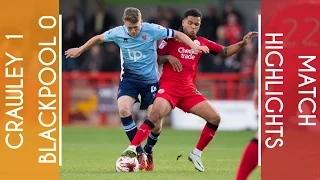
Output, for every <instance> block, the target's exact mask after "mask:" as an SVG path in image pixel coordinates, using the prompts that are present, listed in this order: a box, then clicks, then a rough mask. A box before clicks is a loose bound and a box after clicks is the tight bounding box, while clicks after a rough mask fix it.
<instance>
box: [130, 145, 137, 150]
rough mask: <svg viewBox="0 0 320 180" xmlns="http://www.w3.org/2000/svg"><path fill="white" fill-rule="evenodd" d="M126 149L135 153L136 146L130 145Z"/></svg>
mask: <svg viewBox="0 0 320 180" xmlns="http://www.w3.org/2000/svg"><path fill="white" fill-rule="evenodd" d="M128 149H132V150H134V151H136V149H137V146H134V145H130V146H129V147H128Z"/></svg>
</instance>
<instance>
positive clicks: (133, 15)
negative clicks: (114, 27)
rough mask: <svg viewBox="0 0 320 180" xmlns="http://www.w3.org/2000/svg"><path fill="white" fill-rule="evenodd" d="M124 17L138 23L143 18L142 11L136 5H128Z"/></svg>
mask: <svg viewBox="0 0 320 180" xmlns="http://www.w3.org/2000/svg"><path fill="white" fill-rule="evenodd" d="M122 19H123V20H125V21H129V22H131V23H137V22H139V20H140V19H141V12H140V10H139V9H137V8H134V7H128V8H126V9H125V10H124V12H123V16H122Z"/></svg>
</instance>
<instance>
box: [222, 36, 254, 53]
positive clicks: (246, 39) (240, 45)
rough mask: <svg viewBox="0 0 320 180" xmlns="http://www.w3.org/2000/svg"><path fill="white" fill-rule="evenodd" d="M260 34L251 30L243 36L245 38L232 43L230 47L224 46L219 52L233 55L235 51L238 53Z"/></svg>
mask: <svg viewBox="0 0 320 180" xmlns="http://www.w3.org/2000/svg"><path fill="white" fill-rule="evenodd" d="M257 35H258V33H257V32H249V33H248V34H247V35H245V36H244V37H243V40H242V41H240V42H238V43H236V44H232V45H230V46H228V47H223V49H222V51H221V52H220V53H219V54H220V55H222V56H232V55H234V54H235V53H238V52H239V51H240V50H241V49H242V48H243V47H244V46H245V45H247V44H248V43H249V42H251V40H252V39H253V38H254V37H256V36H257Z"/></svg>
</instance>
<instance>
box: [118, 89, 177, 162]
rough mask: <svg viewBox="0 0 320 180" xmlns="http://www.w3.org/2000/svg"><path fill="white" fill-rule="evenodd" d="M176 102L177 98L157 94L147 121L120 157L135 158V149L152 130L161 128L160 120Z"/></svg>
mask: <svg viewBox="0 0 320 180" xmlns="http://www.w3.org/2000/svg"><path fill="white" fill-rule="evenodd" d="M176 102H178V99H177V98H173V97H171V96H170V95H168V94H158V95H157V97H156V99H155V100H154V103H153V106H152V110H151V113H150V115H149V117H148V119H146V120H145V121H144V122H143V124H142V125H141V126H140V128H139V130H138V132H137V134H136V136H135V137H134V139H133V140H132V142H131V144H130V146H129V147H128V148H127V149H126V150H125V151H124V152H123V153H122V156H128V157H135V156H136V152H135V148H136V147H137V146H138V145H140V144H141V142H143V141H144V140H145V139H146V138H147V137H148V136H149V134H150V132H151V130H152V129H153V128H159V127H161V119H162V118H163V117H164V116H166V115H167V114H168V113H169V112H170V111H171V109H173V108H174V107H175V104H176Z"/></svg>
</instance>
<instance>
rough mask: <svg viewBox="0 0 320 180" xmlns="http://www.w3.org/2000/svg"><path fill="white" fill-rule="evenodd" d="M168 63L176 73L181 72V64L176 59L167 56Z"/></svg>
mask: <svg viewBox="0 0 320 180" xmlns="http://www.w3.org/2000/svg"><path fill="white" fill-rule="evenodd" d="M168 61H169V63H170V64H171V66H172V68H173V70H174V71H176V72H181V71H182V65H181V62H180V61H179V59H178V58H176V57H174V56H171V55H168Z"/></svg>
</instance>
